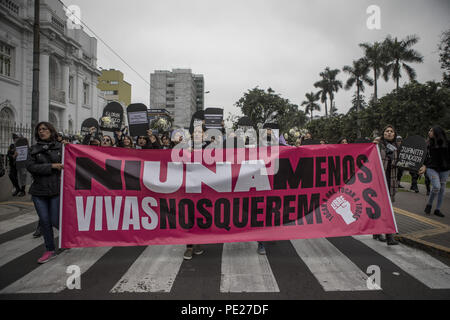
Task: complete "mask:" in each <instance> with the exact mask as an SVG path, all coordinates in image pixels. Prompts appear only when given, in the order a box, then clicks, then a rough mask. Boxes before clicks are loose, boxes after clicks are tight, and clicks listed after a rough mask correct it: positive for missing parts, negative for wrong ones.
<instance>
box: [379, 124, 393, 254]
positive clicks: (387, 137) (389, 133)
mask: <svg viewBox="0 0 450 320" xmlns="http://www.w3.org/2000/svg"><path fill="white" fill-rule="evenodd" d="M374 143H376V144H378V147H379V149H380V155H381V160H382V163H383V169H384V172H385V174H386V181H387V186H388V190H389V194H390V196H391V201H392V202H394V201H395V194H396V192H397V186H398V184H397V161H398V147H399V146H398V144H397V133H396V132H395V129H394V127H393V126H391V125H388V126H386V127H385V128H384V130H383V135H382V136H381V138H380V139H375V140H374ZM373 238H374V239H375V240H380V241H382V242H384V241H387V244H388V245H390V246H391V245H397V244H398V242H397V241H395V240H394V236H393V235H392V234H386V239H384V237H383V235H381V234H374V235H373Z"/></svg>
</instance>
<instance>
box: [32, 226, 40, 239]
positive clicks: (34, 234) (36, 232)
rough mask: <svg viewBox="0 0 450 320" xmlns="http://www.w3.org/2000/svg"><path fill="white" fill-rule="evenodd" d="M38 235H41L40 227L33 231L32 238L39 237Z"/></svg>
mask: <svg viewBox="0 0 450 320" xmlns="http://www.w3.org/2000/svg"><path fill="white" fill-rule="evenodd" d="M40 236H42V234H41V228H39V227H37V229H36V231H35V232H34V233H33V238H39V237H40Z"/></svg>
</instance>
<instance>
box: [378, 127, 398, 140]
mask: <svg viewBox="0 0 450 320" xmlns="http://www.w3.org/2000/svg"><path fill="white" fill-rule="evenodd" d="M387 128H391V129H392V130H394V139H393V140H392V142H393V143H396V142H397V130H395V128H394V126H393V125H390V124H388V125H387V126H386V127H384V129H383V131H382V132H381V137H380V140H381V141H383V142H384V141H387V140H385V139H384V132H385V131H386V129H387Z"/></svg>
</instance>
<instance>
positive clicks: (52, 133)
mask: <svg viewBox="0 0 450 320" xmlns="http://www.w3.org/2000/svg"><path fill="white" fill-rule="evenodd" d="M42 125H44V126H46V127H47V129H48V130H49V131H50V140H51V141H56V138H57V135H58V133H57V132H56V129H55V127H54V126H53V125H52V124H51V123H49V122H45V121H42V122H39V123H38V124H37V126H36V127H35V128H34V137H35V138H36V141H42V140H41V138H40V137H39V127H40V126H42Z"/></svg>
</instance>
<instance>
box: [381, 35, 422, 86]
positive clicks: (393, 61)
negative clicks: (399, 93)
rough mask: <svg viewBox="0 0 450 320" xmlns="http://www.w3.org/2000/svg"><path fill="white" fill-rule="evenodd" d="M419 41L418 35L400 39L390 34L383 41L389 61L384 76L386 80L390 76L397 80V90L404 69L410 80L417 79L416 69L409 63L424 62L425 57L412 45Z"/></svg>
mask: <svg viewBox="0 0 450 320" xmlns="http://www.w3.org/2000/svg"><path fill="white" fill-rule="evenodd" d="M417 42H419V37H418V36H416V35H411V36H407V37H406V38H405V39H404V40H401V41H399V40H398V39H397V37H395V38H392V37H391V36H388V37H387V38H386V39H385V40H384V43H383V46H384V47H385V50H386V54H387V56H388V62H387V63H386V66H385V68H384V71H383V77H384V79H385V80H386V81H388V80H389V77H391V76H392V78H393V79H394V80H395V82H396V88H397V90H398V89H399V87H400V78H401V77H402V74H401V71H402V69H404V70H405V71H406V74H407V75H408V77H409V80H410V81H413V80H415V79H416V76H417V74H416V71H415V70H414V69H413V68H412V67H411V66H410V65H409V64H407V63H422V62H423V57H422V55H421V54H420V53H418V52H417V51H416V50H414V49H412V48H411V47H412V46H414V45H415V44H417Z"/></svg>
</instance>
